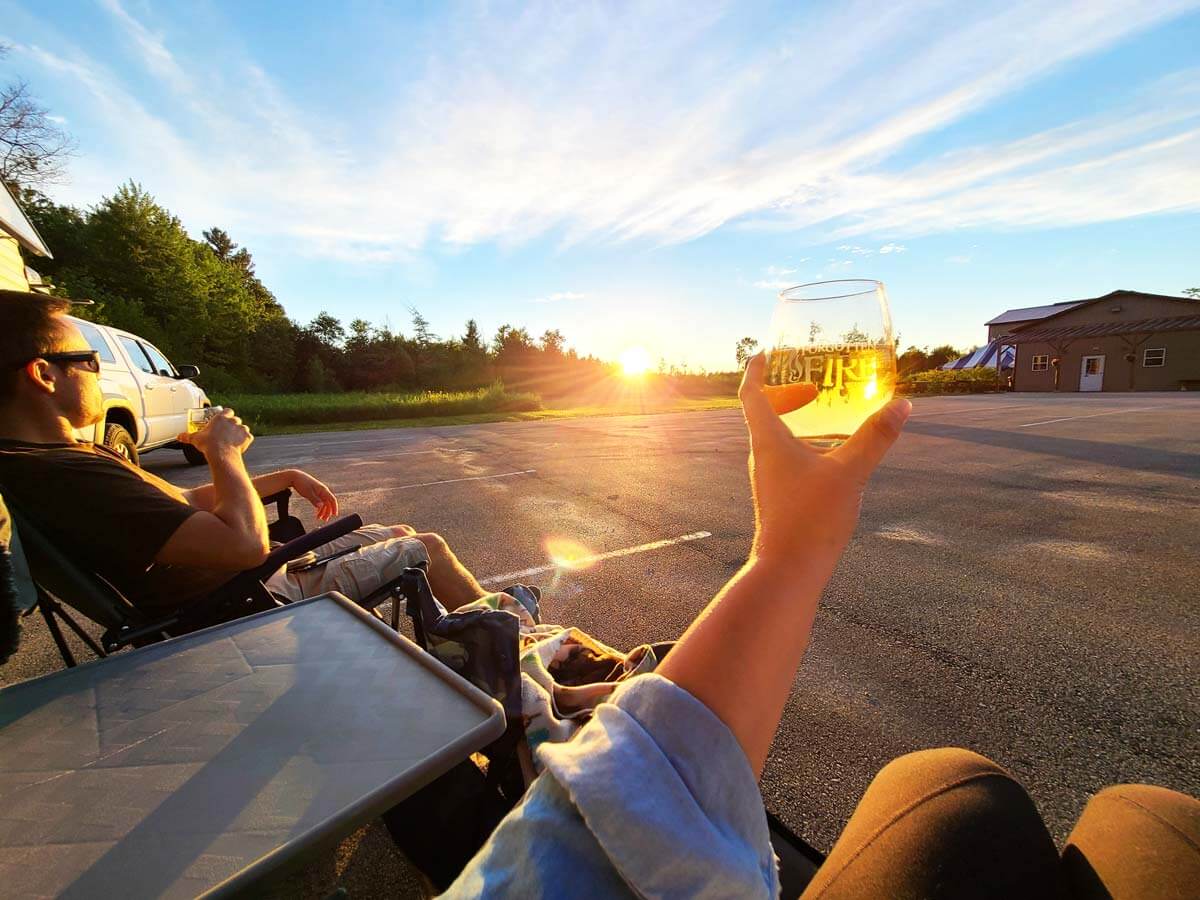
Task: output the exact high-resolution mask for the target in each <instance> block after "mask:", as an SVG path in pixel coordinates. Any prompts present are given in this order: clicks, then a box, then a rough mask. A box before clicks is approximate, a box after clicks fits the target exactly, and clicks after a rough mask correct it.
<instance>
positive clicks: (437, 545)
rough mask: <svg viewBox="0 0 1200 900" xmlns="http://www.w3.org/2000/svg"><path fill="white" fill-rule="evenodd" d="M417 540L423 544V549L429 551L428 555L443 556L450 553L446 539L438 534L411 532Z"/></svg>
mask: <svg viewBox="0 0 1200 900" xmlns="http://www.w3.org/2000/svg"><path fill="white" fill-rule="evenodd" d="M412 537H415V538H416V539H417V540H418V541H420V542H421V543H422V544H424V545H425V549H426V550H428V551H429V556H430V557H431V558H433V557H442V558H445V557H447V556H449V555H450V545H449V544H447V543H446V539H445V538H444V537H442V536H441V535H440V534H435V533H434V532H428V533H424V534H415V533H414V534H413V535H412Z"/></svg>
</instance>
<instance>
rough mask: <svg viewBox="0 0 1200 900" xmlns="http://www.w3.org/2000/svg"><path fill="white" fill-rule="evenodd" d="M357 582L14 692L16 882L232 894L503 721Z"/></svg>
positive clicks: (474, 744)
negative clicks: (360, 593) (373, 605)
mask: <svg viewBox="0 0 1200 900" xmlns="http://www.w3.org/2000/svg"><path fill="white" fill-rule="evenodd" d="M504 726H505V723H504V714H503V712H502V710H501V707H500V705H499V704H498V703H497V702H496V701H495V700H493V699H492V698H490V697H488V696H487V695H486V694H484V693H483V692H482V691H480V690H478V689H477V688H475V687H474V686H473V685H471V684H469V683H468V682H466V681H465V680H463V679H461V678H459V677H458V676H457V675H456V674H454V673H453V672H451V671H450V670H449V669H447V668H445V667H444V666H442V665H441V664H440V663H438V662H437V661H436V660H434V659H433V658H432V657H430V656H428V655H427V654H425V653H423V652H422V651H421V650H420V649H419V648H418V647H417V646H416V645H415V644H413V643H412V642H411V641H409V640H407V639H406V638H404V637H402V636H400V635H398V634H396V633H395V632H393V631H391V630H390V629H388V628H387V627H386V626H385V625H383V624H382V623H381V622H379V621H378V620H376V619H374V618H372V617H371V616H370V615H368V614H367V613H365V612H363V611H362V610H361V609H359V608H358V607H357V606H355V605H354V604H353V603H351V602H350V601H349V600H347V599H346V598H345V597H343V596H342V595H340V594H336V593H333V594H326V595H323V596H321V597H315V598H312V599H310V600H304V601H301V602H298V603H293V604H290V605H288V606H284V607H281V608H279V609H273V610H269V611H267V612H263V613H259V614H257V615H254V616H250V617H247V618H245V619H240V620H238V621H235V622H230V623H227V624H224V625H217V626H214V627H212V628H208V629H205V630H203V631H198V632H195V633H193V634H189V635H185V636H183V637H179V638H175V639H172V640H169V641H165V642H163V643H160V644H155V645H153V646H150V647H145V648H143V649H140V650H134V651H132V652H129V653H123V654H119V655H116V656H112V657H109V658H108V659H102V660H97V661H95V662H92V663H88V664H85V665H82V666H79V667H77V668H74V669H68V670H65V671H62V672H56V673H54V674H53V675H48V676H46V677H44V678H38V679H35V680H33V681H27V682H23V683H20V684H16V685H12V686H10V687H7V688H4V689H3V690H0V893H2V894H5V895H10V896H31V895H42V896H45V895H61V896H67V897H99V896H113V897H116V896H119V897H131V898H132V897H158V896H166V897H195V896H210V897H217V896H226V895H228V894H230V893H233V892H235V891H239V890H243V889H245V888H246V887H248V886H250V885H252V884H253V883H254V882H255V881H257V880H258V879H259V878H261V877H262V876H263V875H264V874H266V873H268V872H270V871H272V870H273V869H276V868H278V867H279V866H280V865H282V864H284V863H287V862H288V861H290V860H295V859H296V857H297V856H299V855H300V854H302V853H304V852H305V851H306V850H309V849H311V848H313V847H315V846H317V845H320V844H323V843H325V842H327V841H333V840H335V839H337V838H340V837H342V836H345V835H347V834H349V833H351V832H352V831H353V830H354V829H355V828H357V827H359V826H360V825H362V824H363V823H365V822H367V821H369V820H370V819H371V818H373V817H375V816H376V815H378V814H379V813H381V812H382V811H384V810H386V809H388V808H390V807H391V806H393V805H395V804H396V803H397V802H399V801H400V800H403V799H404V798H406V797H408V796H409V795H410V794H412V793H413V792H414V791H416V790H417V789H419V788H420V787H422V786H424V785H425V784H427V783H428V782H430V781H432V780H433V779H434V778H436V777H437V776H438V775H440V774H442V773H443V772H445V771H447V770H448V769H450V768H451V767H452V766H454V765H455V764H457V763H459V762H461V761H462V760H464V759H466V758H467V757H468V756H469V755H470V754H471V753H472V752H474V751H476V750H478V749H481V748H482V747H484V746H486V745H487V744H489V743H491V742H492V741H493V740H495V739H496V738H498V737H499V736H500V735H501V734H502V733H503V731H504Z"/></svg>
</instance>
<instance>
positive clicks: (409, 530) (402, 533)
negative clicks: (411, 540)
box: [391, 525, 417, 537]
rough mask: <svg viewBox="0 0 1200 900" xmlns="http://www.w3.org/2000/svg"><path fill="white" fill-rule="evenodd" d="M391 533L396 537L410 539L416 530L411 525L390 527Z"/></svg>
mask: <svg viewBox="0 0 1200 900" xmlns="http://www.w3.org/2000/svg"><path fill="white" fill-rule="evenodd" d="M391 531H392V534H393V535H395V536H396V537H412V536H413V535H415V534H416V533H417V529H415V528H413V527H412V526H411V525H392V526H391Z"/></svg>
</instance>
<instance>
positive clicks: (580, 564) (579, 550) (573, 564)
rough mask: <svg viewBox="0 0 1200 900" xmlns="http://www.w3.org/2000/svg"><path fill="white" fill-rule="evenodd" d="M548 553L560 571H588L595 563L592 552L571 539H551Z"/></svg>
mask: <svg viewBox="0 0 1200 900" xmlns="http://www.w3.org/2000/svg"><path fill="white" fill-rule="evenodd" d="M546 553H547V555H548V556H549V557H550V562H552V563H554V565H556V566H558V567H559V568H560V569H586V568H588V567H589V566H590V565H591V564H592V563H593V562H595V560H594V559H593V558H592V551H591V550H589V549H588V548H587V547H585V546H583V544H581V543H579V542H578V541H573V540H571V539H570V538H549V539H548V540H547V541H546Z"/></svg>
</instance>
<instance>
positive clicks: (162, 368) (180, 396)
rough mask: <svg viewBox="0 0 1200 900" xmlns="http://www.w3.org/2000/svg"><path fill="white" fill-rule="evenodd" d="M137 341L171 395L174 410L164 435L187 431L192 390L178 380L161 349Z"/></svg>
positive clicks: (173, 435) (173, 368) (177, 375)
mask: <svg viewBox="0 0 1200 900" xmlns="http://www.w3.org/2000/svg"><path fill="white" fill-rule="evenodd" d="M138 343H140V344H141V345H142V349H143V350H145V351H146V355H147V356H148V357H150V363H151V365H153V366H154V368H155V369H157V370H158V374H159V375H161V376H162V377H164V378H166V379H167V381H166V382H165V387H166V390H167V392H168V393H169V394H170V395H171V409H172V410H173V412H174V416H173V418H172V419H171V422H170V424H169V425H167V429H166V431H167V433H166V436H167V437H172V438H173V437H175V435H177V434H179V432H181V431H187V420H188V410H189V409H190V408H191V406H192V392H191V391H189V390H188V389H187V385H185V384H183V383H182V382H181V381H180V380H179V373H178V372H177V371H175V367H174V366H173V365H171V361H170V360H169V359H167V358H166V357H165V356H163V354H162V351H161V350H159V349H158V348H157V347H155V346H154V345H153V344H150V343H147V342H146V341H138ZM164 424H167V423H164Z"/></svg>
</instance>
